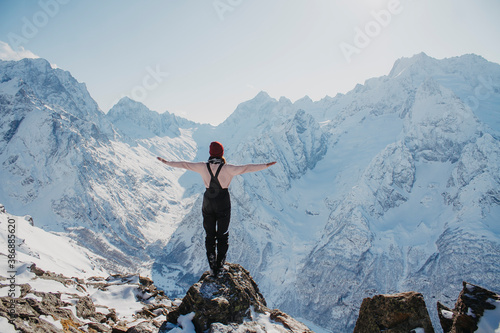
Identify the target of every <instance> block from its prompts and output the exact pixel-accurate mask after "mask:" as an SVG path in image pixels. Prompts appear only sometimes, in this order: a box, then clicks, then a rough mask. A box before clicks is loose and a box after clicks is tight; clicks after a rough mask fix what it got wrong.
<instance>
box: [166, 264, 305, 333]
mask: <svg viewBox="0 0 500 333" xmlns="http://www.w3.org/2000/svg"><path fill="white" fill-rule="evenodd" d="M189 314H191V316H192V319H191V321H192V323H193V324H194V327H195V329H196V332H204V331H207V330H209V332H230V331H234V329H236V328H235V327H238V326H240V325H241V326H242V327H240V328H242V329H244V330H245V331H264V332H267V331H269V326H272V330H274V331H277V332H312V331H311V330H309V328H307V326H305V325H304V324H302V323H300V322H298V321H297V320H295V319H293V318H292V317H290V316H288V315H287V314H285V313H283V312H281V311H279V310H270V309H269V308H267V305H266V300H265V299H264V297H263V296H262V294H261V293H260V291H259V288H258V286H257V284H256V283H255V281H254V280H253V279H252V277H251V276H250V274H249V272H248V271H247V270H245V269H244V268H243V267H242V266H240V265H238V264H226V265H225V267H224V270H223V271H222V272H221V274H220V275H219V276H218V277H216V278H214V277H212V276H210V274H209V273H208V272H205V273H204V274H203V275H202V276H201V278H200V280H199V281H198V282H197V283H195V284H194V285H192V286H191V288H190V289H189V290H188V292H187V294H186V296H185V297H184V299H183V301H182V303H181V304H180V306H179V308H178V309H177V310H175V311H172V312H170V313H169V314H168V316H167V320H168V321H169V322H170V323H172V324H177V323H178V319H179V317H180V316H181V315H182V316H187V315H189Z"/></svg>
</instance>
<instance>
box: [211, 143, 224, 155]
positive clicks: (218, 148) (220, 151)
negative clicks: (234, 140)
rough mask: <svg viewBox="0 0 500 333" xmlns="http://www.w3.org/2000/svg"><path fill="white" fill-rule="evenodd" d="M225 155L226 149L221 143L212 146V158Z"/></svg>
mask: <svg viewBox="0 0 500 333" xmlns="http://www.w3.org/2000/svg"><path fill="white" fill-rule="evenodd" d="M222 155H224V147H223V146H222V144H221V143H220V142H217V141H214V142H212V143H211V144H210V156H211V157H219V158H220V157H222Z"/></svg>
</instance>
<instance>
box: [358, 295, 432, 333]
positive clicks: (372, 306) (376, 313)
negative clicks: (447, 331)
mask: <svg viewBox="0 0 500 333" xmlns="http://www.w3.org/2000/svg"><path fill="white" fill-rule="evenodd" d="M416 328H423V329H424V332H425V333H433V332H434V329H433V327H432V323H431V320H430V317H429V313H428V312H427V308H426V306H425V301H424V298H423V296H422V294H420V293H416V292H405V293H399V294H393V295H376V296H374V297H372V298H365V299H364V300H363V303H362V304H361V308H360V310H359V317H358V320H357V322H356V327H355V328H354V333H372V332H380V331H384V332H391V333H408V332H411V331H412V330H414V329H416Z"/></svg>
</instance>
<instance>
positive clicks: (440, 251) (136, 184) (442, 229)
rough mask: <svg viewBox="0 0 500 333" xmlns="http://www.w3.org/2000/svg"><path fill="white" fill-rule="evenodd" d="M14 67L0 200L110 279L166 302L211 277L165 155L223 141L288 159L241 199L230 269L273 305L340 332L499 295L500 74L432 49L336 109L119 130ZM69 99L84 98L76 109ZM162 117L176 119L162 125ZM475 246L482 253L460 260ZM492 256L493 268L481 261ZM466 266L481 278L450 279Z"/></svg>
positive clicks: (187, 182)
mask: <svg viewBox="0 0 500 333" xmlns="http://www.w3.org/2000/svg"><path fill="white" fill-rule="evenodd" d="M25 62H29V61H25ZM39 63H40V64H43V66H42V65H40V66H42V67H43V68H45V69H46V70H47V71H50V70H51V69H49V68H48V67H47V64H48V63H47V62H43V61H40V60H39ZM22 64H23V63H22V62H19V63H17V65H16V66H21V65H22ZM16 66H13V64H7V65H6V64H5V62H2V63H0V69H1V71H2V74H1V75H2V76H1V77H2V81H1V83H0V107H1V109H0V110H1V111H2V116H3V117H4V119H7V121H5V122H4V123H3V124H2V126H1V127H0V138H3V140H2V141H1V142H0V144H1V145H0V147H2V148H0V165H1V166H2V169H1V170H0V172H1V175H2V177H3V179H12V180H11V181H10V182H9V183H8V184H4V185H2V186H3V187H2V190H1V191H0V202H2V203H3V204H5V205H6V206H7V207H9V209H11V208H10V207H12V209H13V211H14V212H15V213H17V212H19V211H21V210H23V213H25V212H26V210H28V211H29V213H30V214H31V215H33V216H35V220H36V221H40V222H39V223H40V225H42V226H43V227H44V228H45V229H46V230H53V231H60V232H64V233H66V234H67V235H69V236H70V237H72V238H73V239H75V240H77V241H78V242H80V243H81V244H84V245H85V246H86V247H87V248H89V249H91V250H93V251H95V252H96V253H98V254H100V255H103V254H105V255H106V256H108V259H109V263H108V264H109V266H108V268H109V269H115V270H118V271H119V270H120V269H123V268H124V267H127V268H130V269H132V270H137V271H138V272H142V273H146V275H150V276H152V277H153V278H154V280H155V283H157V285H159V286H161V287H162V288H163V289H164V290H165V291H167V292H168V293H170V294H171V295H183V294H184V293H185V291H186V288H187V287H189V286H190V285H191V284H192V283H193V281H194V280H195V279H196V278H197V277H198V276H199V275H200V272H201V271H204V270H205V269H206V267H205V266H206V262H205V261H206V259H204V256H203V255H202V254H203V253H204V250H203V237H204V235H203V230H202V228H201V227H200V224H199V219H200V212H199V207H200V206H201V201H200V200H201V197H200V195H199V193H201V192H202V190H203V186H202V185H200V182H199V179H198V178H197V175H191V174H189V173H184V172H183V171H180V170H173V169H168V168H165V167H163V166H162V165H160V164H158V163H157V161H156V159H155V156H158V155H160V156H164V157H165V158H167V159H172V160H198V161H199V160H205V159H206V158H207V157H208V156H207V151H208V144H209V142H210V141H213V140H218V141H221V142H223V144H224V147H225V152H226V156H227V157H228V158H229V160H230V161H231V162H232V163H236V164H243V163H262V162H267V161H269V160H277V161H278V164H277V167H275V168H270V169H269V170H266V171H263V172H262V173H256V174H248V175H243V176H241V177H237V178H235V179H234V180H233V183H232V185H231V189H230V190H231V195H232V197H233V202H234V205H233V212H232V215H233V221H232V222H231V231H230V235H231V236H230V237H231V245H230V251H229V253H228V254H229V258H228V259H229V260H231V261H232V262H238V263H241V264H242V265H243V266H245V267H248V268H249V269H250V271H251V273H252V276H254V277H255V279H256V281H258V283H259V286H260V287H261V290H262V291H263V293H264V294H265V296H266V299H267V300H268V302H269V303H270V304H272V305H273V306H275V307H279V308H280V309H282V310H284V311H286V312H287V313H290V314H291V315H293V316H295V317H298V318H301V317H304V318H306V319H308V320H309V321H314V322H315V323H316V324H319V325H320V326H323V327H329V328H331V329H333V330H334V331H339V332H343V331H349V330H351V331H352V328H353V327H354V323H355V317H356V311H357V309H358V308H359V305H360V302H361V299H362V297H361V296H363V297H364V296H365V295H366V294H372V293H375V292H377V293H384V292H388V291H397V290H409V289H412V290H413V289H418V290H417V291H419V292H422V293H423V294H424V295H429V296H428V297H438V298H439V299H441V300H444V301H446V300H447V299H451V296H449V295H452V294H455V293H456V292H457V291H456V290H455V289H456V287H455V286H456V285H459V284H460V282H461V280H468V281H471V282H472V283H476V284H478V285H484V286H485V287H486V288H488V289H493V290H495V289H498V285H499V284H500V281H498V280H497V279H495V278H494V276H496V274H497V273H498V267H497V266H495V264H494V263H495V262H496V261H495V260H497V259H498V258H500V249H499V246H498V244H499V243H500V241H499V239H500V230H499V229H500V228H499V227H498V223H497V221H496V220H495V218H494V216H498V214H497V213H500V211H499V208H498V207H499V202H500V199H499V198H500V191H499V188H500V185H499V184H500V179H499V177H498V174H500V172H499V165H500V161H499V151H500V149H499V146H500V145H499V135H498V133H499V129H500V127H499V124H500V123H499V119H498V118H499V117H498V106H499V105H500V93H499V92H500V89H499V87H500V65H498V64H493V63H489V62H485V60H484V58H482V57H479V56H472V55H467V56H463V57H455V58H450V59H443V60H436V59H433V58H431V57H428V56H426V55H425V54H420V55H417V56H415V57H414V59H412V58H410V59H407V60H405V59H402V60H400V61H397V62H396V63H395V65H394V66H393V70H391V73H392V74H391V73H389V75H387V76H382V77H379V78H372V79H369V80H366V82H365V83H364V84H363V85H358V86H357V87H356V88H354V89H353V90H352V91H350V92H348V93H346V94H345V95H337V96H336V97H334V98H332V97H325V98H324V99H322V100H320V101H316V102H313V101H311V100H310V99H307V98H303V99H301V100H298V101H296V102H295V103H291V102H290V101H289V100H288V99H286V98H280V99H279V100H276V99H274V98H272V97H270V96H269V95H268V94H267V93H265V92H261V93H259V94H258V95H257V96H256V97H255V98H254V99H252V100H250V101H247V102H243V103H241V104H240V105H239V106H238V108H237V109H236V110H235V112H234V113H233V114H232V115H231V116H230V117H228V119H226V121H224V122H223V123H221V124H220V125H218V126H209V125H203V124H197V123H193V122H189V121H185V122H184V120H179V118H177V116H173V115H171V114H167V115H165V116H163V115H160V114H158V113H157V112H154V111H151V110H148V109H147V108H145V107H144V108H143V106H142V105H141V104H136V102H131V101H127V100H124V101H123V104H124V105H125V104H126V103H125V102H127V103H128V104H130V105H129V106H128V109H125V110H123V113H120V112H118V110H115V111H116V114H115V116H116V115H119V117H116V118H115V119H112V118H113V114H114V113H115V111H113V112H112V113H111V115H104V114H103V113H102V112H101V111H100V110H99V109H98V108H95V107H96V104H94V103H95V102H94V103H91V102H88V101H87V100H86V98H87V97H85V98H77V97H81V96H87V95H86V94H84V93H82V92H81V91H80V90H79V89H80V88H81V87H82V86H81V85H78V84H77V83H75V82H77V81H76V80H75V81H74V82H73V81H72V80H69V79H68V80H65V81H64V80H63V81H64V82H62V83H61V82H59V83H60V84H55V85H48V90H47V91H44V90H43V86H40V85H38V86H36V87H34V88H33V87H32V85H36V84H39V82H38V81H37V80H36V79H32V80H31V81H30V80H23V79H22V75H27V74H26V73H27V72H26V71H24V72H23V71H21V70H19V69H16V68H15V67H16ZM13 68H14V69H15V70H12V69H13ZM16 73H21V74H22V75H20V76H19V75H18V76H16ZM32 74H33V75H34V76H35V77H39V78H41V79H43V78H46V77H57V75H55V74H54V75H53V76H51V75H48V76H47V74H46V73H44V72H43V71H35V72H33V73H32ZM16 80H17V81H16ZM56 81H57V80H56ZM37 82H38V83H37ZM71 82H73V83H71ZM56 83H57V82H56ZM70 83H71V84H75V85H76V86H75V87H74V88H72V89H70V88H68V89H67V88H65V87H64V84H70ZM19 84H22V85H24V86H23V87H24V88H23V89H22V90H23V91H22V92H19V91H20V90H17V91H16V87H15V86H16V85H17V86H19ZM57 87H59V88H61V87H62V88H64V89H62V88H61V91H59V92H58V90H57V89H55V88H57ZM68 91H69V92H75V94H76V95H77V96H76V97H75V98H70V100H71V101H64V100H65V98H66V96H67V94H68ZM88 96H89V97H90V95H88ZM60 100H63V102H60ZM473 102H474V103H473ZM74 105H76V106H77V107H75V106H74ZM86 106H88V107H89V110H86V109H85V108H86ZM135 107H137V109H135ZM139 109H142V111H143V112H137V113H135V112H133V110H139ZM86 111H88V112H86ZM127 112H129V114H127ZM108 114H109V113H108ZM138 116H141V117H142V116H144V118H140V119H139V120H141V121H144V122H143V123H141V121H133V120H134V117H138ZM162 117H164V118H165V119H170V120H171V121H170V122H169V121H168V120H167V121H165V126H163V125H162V126H159V125H161V121H160V122H158V119H163V118H162ZM110 118H111V120H110ZM129 118H130V119H129ZM123 120H127V121H129V123H127V124H126V126H125V125H123V126H121V125H119V124H117V121H123ZM136 120H137V119H136ZM152 120H153V121H154V120H156V123H155V124H151V123H150V121H152ZM183 124H184V125H183ZM132 125H134V126H136V127H134V126H132ZM158 134H160V135H158ZM20 184H21V185H20ZM6 186H8V187H6ZM413 234H416V235H418V236H414V237H412V235H413ZM455 244H456V245H455ZM467 244H475V246H476V247H477V249H476V250H474V251H470V252H467V251H463V250H460V246H466V245H467ZM481 251H486V252H487V253H488V256H487V258H488V260H487V261H486V262H476V259H475V258H476V256H477V255H479V254H480V253H481ZM137 260H140V261H143V262H146V263H147V264H146V265H145V266H144V267H139V266H140V265H137V263H134V262H137ZM460 262H462V263H467V265H468V268H466V269H465V268H464V269H462V270H461V271H460V272H454V271H453V264H458V263H460ZM441 270H444V272H441ZM481 272H484V274H485V276H488V277H492V278H491V279H490V280H488V281H483V280H484V279H485V278H484V277H482V275H481ZM464 275H466V276H464ZM449 276H452V280H453V281H451V282H449V281H448V280H447V278H448V277H449ZM332 279H334V281H333V282H332ZM429 280H432V281H433V283H432V284H429V282H428V281H429ZM458 280H460V281H458ZM457 281H458V283H456V282H457ZM312 285H314V286H315V287H314V288H311V286H312ZM296 290H300V293H297V292H296ZM318 290H319V291H320V292H318ZM427 303H429V302H427ZM435 312H436V311H435V309H430V313H431V315H433V316H434V319H433V321H434V322H435V321H436V320H437V319H436V318H437V316H436V313H435ZM434 326H435V327H437V325H436V324H434Z"/></svg>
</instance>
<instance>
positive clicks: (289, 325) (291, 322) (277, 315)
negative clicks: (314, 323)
mask: <svg viewBox="0 0 500 333" xmlns="http://www.w3.org/2000/svg"><path fill="white" fill-rule="evenodd" d="M270 318H271V319H272V320H274V321H275V322H278V323H281V324H282V325H283V326H284V327H285V328H286V329H288V330H289V331H291V332H302V333H306V332H312V331H311V330H310V329H309V328H308V327H307V326H306V325H304V324H302V323H301V322H299V321H297V320H295V319H294V318H292V317H290V316H289V315H287V314H286V313H284V312H282V311H280V310H276V309H275V310H272V311H271V315H270Z"/></svg>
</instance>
